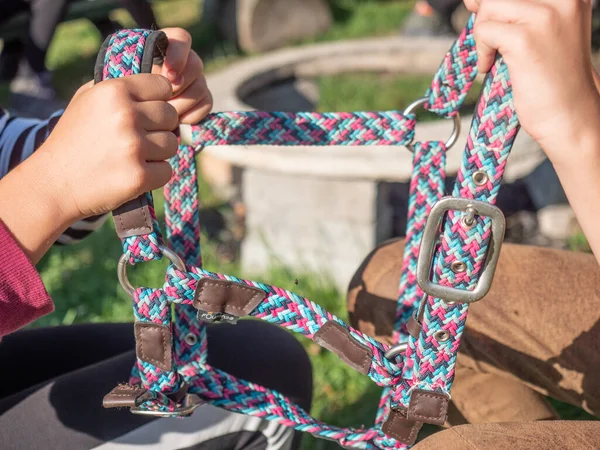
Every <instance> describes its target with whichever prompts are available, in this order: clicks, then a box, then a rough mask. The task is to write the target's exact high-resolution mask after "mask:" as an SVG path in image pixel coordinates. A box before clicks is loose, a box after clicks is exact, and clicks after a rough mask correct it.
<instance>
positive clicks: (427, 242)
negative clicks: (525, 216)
mask: <svg viewBox="0 0 600 450" xmlns="http://www.w3.org/2000/svg"><path fill="white" fill-rule="evenodd" d="M447 211H462V212H464V213H467V214H468V215H469V216H470V215H471V214H472V212H473V211H474V214H475V215H478V216H483V217H489V218H490V219H491V222H492V238H491V241H490V242H489V247H488V252H487V255H486V258H485V262H484V264H483V267H482V269H481V274H480V275H479V281H478V283H477V285H476V286H475V289H473V290H471V291H468V290H464V289H458V288H454V287H449V286H441V285H439V284H436V283H434V282H433V281H431V271H432V262H433V261H432V259H433V255H434V253H435V249H436V243H437V242H438V237H439V227H440V224H441V222H442V219H443V218H444V214H445V213H446V212H447ZM505 228H506V225H505V220H504V215H503V214H502V211H500V209H499V208H498V207H496V206H494V205H491V204H489V203H486V202H481V201H478V200H471V199H466V198H460V197H445V198H443V199H441V200H440V201H439V202H437V203H436V204H435V205H434V206H433V208H432V209H431V212H430V213H429V218H428V219H427V223H426V225H425V229H424V231H423V238H422V240H421V248H420V250H419V258H418V260H417V283H418V284H419V287H420V288H421V289H422V290H423V292H425V293H426V294H428V295H430V296H432V297H435V298H439V299H442V300H444V301H445V302H447V303H475V302H477V301H479V300H481V299H482V298H483V297H485V295H486V294H487V293H488V292H489V290H490V288H491V286H492V281H493V279H494V273H495V271H496V266H497V265H498V259H499V257H500V248H501V247H502V241H503V240H504V230H505Z"/></svg>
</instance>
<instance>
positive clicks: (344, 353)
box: [314, 321, 373, 375]
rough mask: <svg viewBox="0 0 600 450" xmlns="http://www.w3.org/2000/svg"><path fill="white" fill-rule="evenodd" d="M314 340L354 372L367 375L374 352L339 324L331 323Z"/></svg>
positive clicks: (317, 333) (321, 329)
mask: <svg viewBox="0 0 600 450" xmlns="http://www.w3.org/2000/svg"><path fill="white" fill-rule="evenodd" d="M314 340H315V342H316V343H317V344H319V345H320V346H321V347H324V348H326V349H327V350H329V351H330V352H333V353H335V354H336V355H338V356H339V357H340V359H341V360H342V361H344V362H345V363H346V364H348V365H349V366H350V367H352V368H353V369H354V370H357V371H358V372H360V373H362V374H363V375H367V374H368V373H369V369H370V368H371V361H372V360H373V351H372V350H371V349H370V348H367V347H365V346H363V345H362V344H360V343H359V342H357V341H356V340H355V339H354V338H353V337H352V336H351V335H350V332H349V331H348V330H347V329H346V328H344V327H343V326H341V325H340V324H339V323H337V322H333V321H329V322H327V323H326V324H325V325H323V326H322V327H321V328H320V329H319V331H317V332H316V333H315V337H314Z"/></svg>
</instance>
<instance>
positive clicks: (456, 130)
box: [404, 97, 461, 153]
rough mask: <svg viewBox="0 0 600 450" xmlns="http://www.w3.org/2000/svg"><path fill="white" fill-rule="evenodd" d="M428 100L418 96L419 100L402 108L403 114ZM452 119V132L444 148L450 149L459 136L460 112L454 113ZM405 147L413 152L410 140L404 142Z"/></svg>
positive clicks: (410, 112)
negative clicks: (406, 142)
mask: <svg viewBox="0 0 600 450" xmlns="http://www.w3.org/2000/svg"><path fill="white" fill-rule="evenodd" d="M428 100H429V99H428V98H427V97H423V98H420V99H419V100H416V101H414V102H412V103H411V104H410V105H408V107H407V108H406V109H405V110H404V115H405V116H408V115H409V114H412V113H413V112H414V111H415V109H417V108H418V107H419V106H423V105H424V104H425V103H427V101H428ZM452 120H453V122H454V129H453V130H452V134H451V135H450V138H449V139H448V140H447V141H446V150H450V149H451V148H452V147H453V146H454V144H456V141H458V137H459V136H460V130H461V121H460V114H459V113H458V112H457V113H456V115H455V116H454V117H453V118H452ZM405 147H406V148H407V149H408V150H409V151H410V152H411V153H414V152H415V147H414V146H413V143H412V142H409V143H408V144H406V145H405Z"/></svg>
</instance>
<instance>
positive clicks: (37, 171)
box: [23, 142, 83, 232]
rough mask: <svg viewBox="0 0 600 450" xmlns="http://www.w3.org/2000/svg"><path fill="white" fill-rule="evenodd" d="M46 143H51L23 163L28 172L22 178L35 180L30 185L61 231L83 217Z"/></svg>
mask: <svg viewBox="0 0 600 450" xmlns="http://www.w3.org/2000/svg"><path fill="white" fill-rule="evenodd" d="M48 145H51V143H50V142H48V143H46V144H44V145H43V146H42V147H41V148H40V149H39V150H38V151H37V152H36V153H34V154H33V155H32V156H31V157H30V158H29V159H28V160H27V161H25V162H24V163H23V166H24V167H23V169H24V170H26V171H27V173H28V174H27V175H26V176H25V177H24V178H26V179H28V180H35V183H34V184H33V186H32V187H33V188H34V189H35V190H36V191H37V192H38V193H39V194H38V195H39V197H38V198H39V201H40V202H43V203H44V204H45V205H47V208H48V210H49V211H53V214H54V218H55V222H56V224H57V226H59V227H60V228H61V232H63V231H64V230H66V229H67V228H68V227H69V226H70V225H72V224H73V223H75V222H77V221H78V220H81V219H83V215H82V214H81V212H80V211H79V208H78V207H77V205H76V204H75V202H74V201H73V200H72V196H71V192H70V191H69V189H68V183H67V176H66V174H65V173H64V170H62V169H61V167H60V164H57V159H56V156H55V155H54V154H53V153H54V152H52V151H49V150H50V149H49V148H48Z"/></svg>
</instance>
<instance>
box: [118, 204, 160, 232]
mask: <svg viewBox="0 0 600 450" xmlns="http://www.w3.org/2000/svg"><path fill="white" fill-rule="evenodd" d="M113 220H114V222H115V228H116V230H117V235H118V236H119V237H121V238H125V237H129V236H140V235H142V234H148V233H151V232H152V231H153V230H154V227H153V226H152V216H151V215H150V208H149V206H148V199H147V198H146V194H143V195H140V196H139V197H138V198H136V199H135V200H131V201H129V202H127V203H125V204H124V205H122V206H119V207H118V208H117V209H115V210H114V211H113Z"/></svg>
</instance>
